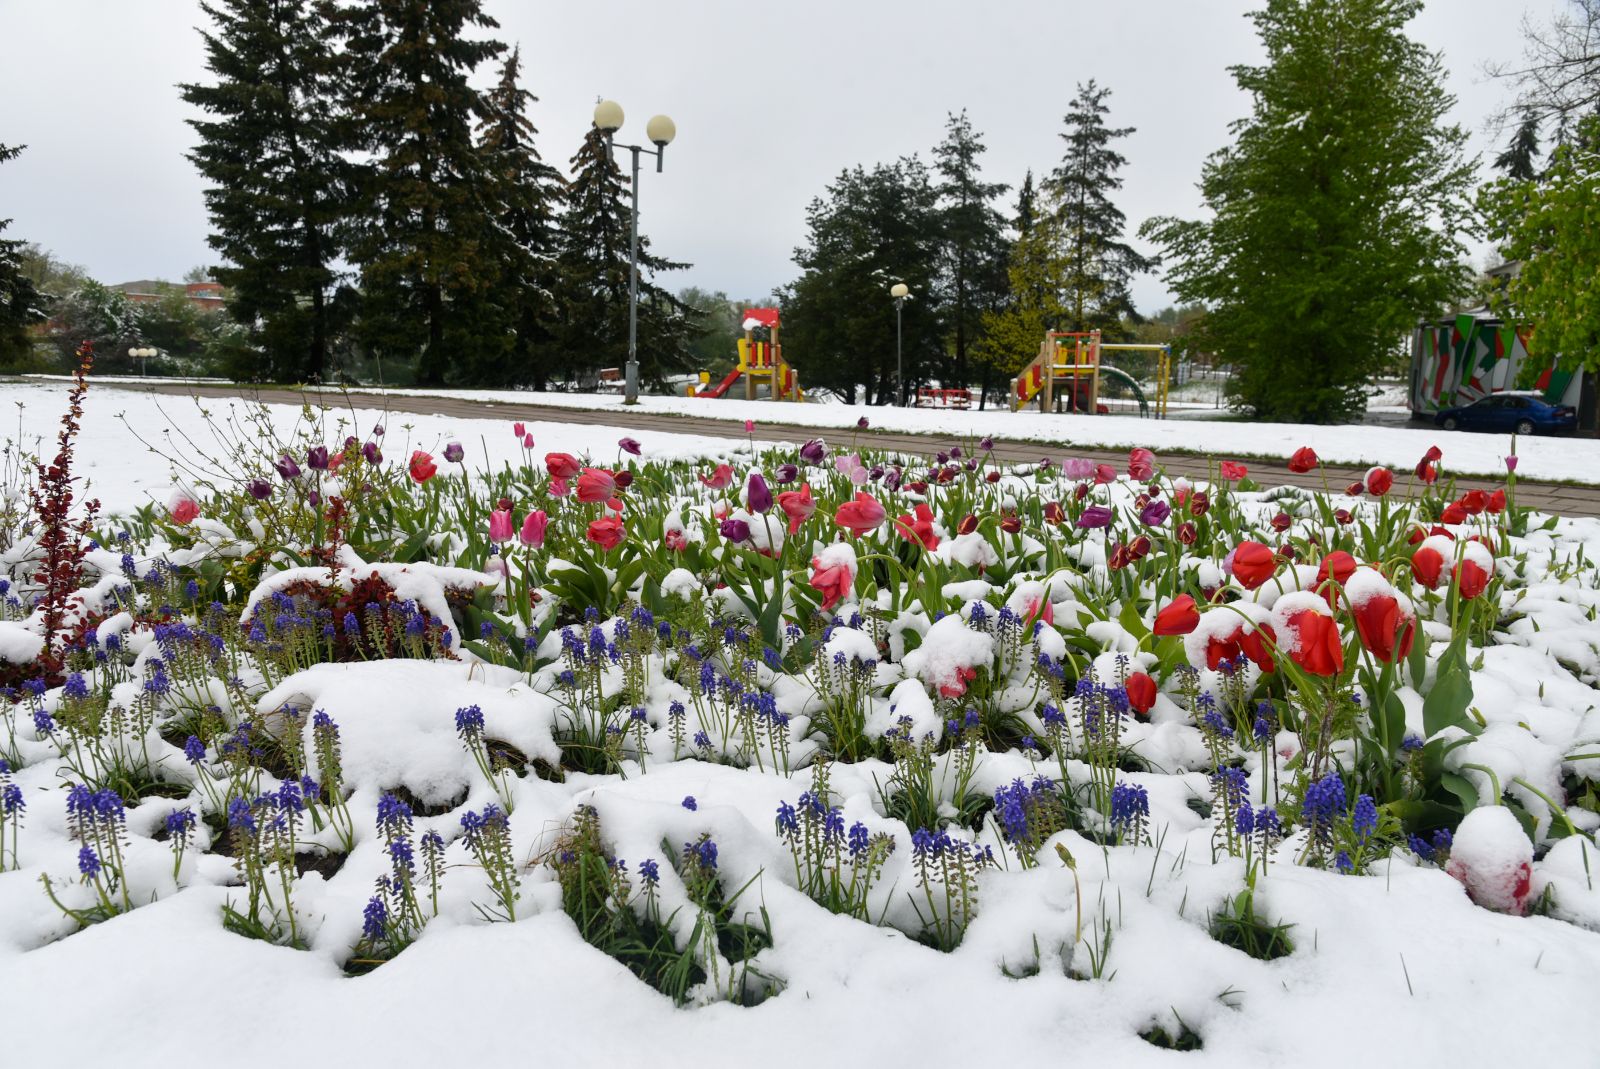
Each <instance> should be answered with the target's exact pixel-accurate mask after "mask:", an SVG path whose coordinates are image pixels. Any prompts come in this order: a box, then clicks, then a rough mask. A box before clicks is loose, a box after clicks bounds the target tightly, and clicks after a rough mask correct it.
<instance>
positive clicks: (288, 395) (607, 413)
mask: <svg viewBox="0 0 1600 1069" xmlns="http://www.w3.org/2000/svg"><path fill="white" fill-rule="evenodd" d="M105 387H111V388H114V389H120V390H142V391H147V392H153V393H164V394H177V395H181V396H186V397H246V398H250V399H253V400H259V401H268V402H271V403H274V404H288V405H301V404H305V403H310V404H312V405H315V406H319V407H327V408H337V407H340V406H341V401H342V395H340V394H333V393H329V392H327V391H300V390H294V389H285V388H276V387H274V388H260V389H257V388H255V387H251V386H203V385H191V384H177V383H161V384H150V385H139V384H136V383H126V382H116V383H109V382H108V383H102V384H101V388H105ZM349 396H350V397H352V398H354V399H356V400H358V401H359V402H360V403H361V404H363V405H366V406H368V407H371V408H377V409H387V410H388V411H391V412H414V413H417V414H419V415H431V414H434V413H438V414H441V415H446V416H455V417H457V418H461V419H502V420H507V421H513V420H527V421H535V420H537V421H541V422H546V423H575V424H587V425H595V424H599V425H603V426H611V427H621V428H623V429H626V430H630V431H634V432H639V431H663V432H666V433H671V434H701V435H708V436H711V437H722V438H743V437H744V425H743V423H742V422H741V421H739V420H734V419H713V418H710V417H707V416H670V415H662V414H660V413H647V412H635V411H630V410H628V409H624V408H622V406H621V404H620V402H619V404H618V407H617V408H616V409H615V410H604V411H596V410H591V409H581V408H556V407H549V406H541V405H538V404H523V403H521V402H496V401H475V400H467V399H464V398H455V397H442V396H427V397H411V396H398V395H394V394H378V393H367V392H363V391H355V390H352V391H351V392H350V394H349ZM1204 426H1205V425H1204V424H1203V423H1196V425H1195V431H1196V435H1197V437H1199V436H1202V435H1203V434H1204ZM842 433H847V432H841V431H839V430H838V429H829V428H819V427H803V426H799V425H795V424H785V423H774V422H768V421H767V420H762V421H761V432H760V435H759V437H760V438H762V439H763V440H765V441H779V442H796V443H798V442H804V441H805V440H806V439H808V438H816V437H818V436H821V435H828V436H832V437H833V438H834V439H838V438H839V437H840V436H841V434H842ZM864 437H865V438H866V440H868V441H870V442H871V444H872V445H873V446H876V447H881V448H884V449H894V450H900V451H903V452H907V453H919V454H924V455H931V454H933V453H936V452H938V451H939V450H941V449H948V448H949V447H950V446H951V445H952V444H954V440H953V439H952V438H950V437H941V436H937V435H929V434H892V433H887V432H878V431H874V432H872V433H871V434H870V435H867V436H864ZM1070 449H1071V455H1072V456H1082V457H1090V458H1092V459H1094V460H1097V461H1101V460H1103V461H1106V462H1108V463H1111V464H1114V465H1116V466H1117V468H1118V469H1119V470H1121V468H1122V466H1123V465H1124V464H1126V463H1127V459H1128V454H1127V452H1126V451H1125V450H1106V449H1092V448H1084V447H1080V446H1071V447H1070ZM994 451H995V455H996V456H997V457H999V458H1000V459H1002V460H1007V461H1024V460H1038V459H1039V458H1040V457H1042V456H1048V455H1054V456H1056V457H1057V458H1059V457H1060V456H1061V455H1062V446H1052V445H1050V444H1048V443H1045V442H1026V441H1024V442H1015V441H1006V440H1003V439H996V441H995V448H994ZM1160 461H1161V464H1162V466H1163V467H1164V468H1166V470H1167V472H1168V473H1169V474H1171V475H1186V476H1188V477H1190V478H1196V477H1199V478H1204V477H1206V475H1207V474H1208V472H1209V471H1210V470H1211V461H1209V460H1208V458H1207V457H1206V456H1204V455H1195V456H1185V455H1180V454H1174V453H1172V452H1170V451H1169V452H1163V453H1162V454H1161V456H1160ZM1247 463H1248V465H1249V467H1250V475H1251V477H1252V478H1253V479H1255V480H1256V482H1258V483H1260V484H1262V485H1264V486H1277V485H1289V486H1303V487H1308V488H1310V489H1315V490H1320V489H1322V487H1323V486H1324V476H1326V485H1327V486H1329V487H1330V488H1333V489H1336V490H1337V489H1343V488H1344V487H1346V486H1348V485H1349V484H1350V483H1352V482H1354V481H1355V480H1357V479H1359V478H1361V476H1362V475H1363V474H1364V473H1365V472H1366V469H1365V468H1352V467H1345V466H1340V465H1331V464H1330V465H1324V466H1323V468H1322V469H1320V470H1318V471H1314V472H1310V473H1308V474H1305V475H1299V474H1296V473H1294V472H1292V471H1290V470H1289V469H1288V468H1286V467H1285V466H1284V461H1282V460H1270V461H1268V460H1259V459H1256V460H1250V461H1248V462H1247ZM1397 474H1400V475H1402V476H1404V474H1405V473H1404V472H1400V473H1397ZM1494 485H1495V484H1494V483H1493V481H1492V480H1489V479H1475V478H1463V479H1461V480H1460V482H1459V483H1458V486H1459V487H1460V489H1462V490H1466V489H1470V488H1472V487H1475V486H1482V487H1484V488H1486V489H1492V488H1493V486H1494ZM1517 501H1518V503H1519V504H1523V505H1529V506H1532V507H1534V508H1537V509H1540V510H1541V511H1544V512H1554V513H1559V514H1561V515H1564V516H1600V486H1566V485H1562V484H1559V483H1541V482H1535V481H1533V480H1529V479H1522V480H1519V481H1518V483H1517Z"/></svg>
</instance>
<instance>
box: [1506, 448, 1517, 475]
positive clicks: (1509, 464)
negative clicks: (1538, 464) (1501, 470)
mask: <svg viewBox="0 0 1600 1069" xmlns="http://www.w3.org/2000/svg"><path fill="white" fill-rule="evenodd" d="M1506 470H1507V471H1510V472H1514V471H1516V470H1517V457H1516V454H1515V453H1513V454H1512V455H1511V456H1509V457H1506Z"/></svg>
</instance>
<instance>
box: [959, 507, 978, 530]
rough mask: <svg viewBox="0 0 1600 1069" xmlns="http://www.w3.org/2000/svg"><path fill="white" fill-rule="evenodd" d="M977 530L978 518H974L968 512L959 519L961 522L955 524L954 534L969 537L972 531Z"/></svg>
mask: <svg viewBox="0 0 1600 1069" xmlns="http://www.w3.org/2000/svg"><path fill="white" fill-rule="evenodd" d="M977 529H978V517H976V516H974V515H973V514H972V513H970V512H969V513H967V514H966V515H965V516H963V517H961V522H960V523H958V524H956V534H964V535H969V534H971V533H972V532H973V531H976V530H977Z"/></svg>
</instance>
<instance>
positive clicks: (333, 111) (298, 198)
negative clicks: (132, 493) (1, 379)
mask: <svg viewBox="0 0 1600 1069" xmlns="http://www.w3.org/2000/svg"><path fill="white" fill-rule="evenodd" d="M201 9H202V10H203V11H205V13H206V14H207V15H208V16H209V17H210V18H211V20H212V22H213V23H214V24H215V31H214V32H206V31H202V32H201V37H202V38H203V39H204V41H205V46H206V58H207V69H208V70H210V72H211V73H212V75H213V76H214V77H215V83H214V84H212V85H184V86H181V87H180V88H181V91H182V94H183V99H184V100H186V101H188V102H189V103H190V104H193V105H195V106H196V107H198V108H200V109H201V110H203V111H204V112H206V113H207V115H208V118H205V119H191V120H190V121H189V125H191V126H193V127H194V129H195V131H196V132H197V133H198V134H199V135H200V144H199V145H198V146H197V147H196V148H195V149H194V151H193V152H191V153H189V159H190V160H191V161H193V162H194V164H195V166H196V167H197V168H198V169H199V171H200V174H201V175H202V176H203V177H204V178H205V179H206V181H207V182H209V183H210V187H209V188H208V189H207V190H206V193H205V199H206V208H207V210H208V211H209V212H210V215H211V226H212V233H211V235H210V236H209V237H208V238H207V241H208V243H209V244H210V246H211V247H212V248H213V249H215V250H216V251H217V252H218V253H220V254H221V255H222V257H223V259H224V260H225V261H226V263H225V264H224V265H223V266H220V267H218V268H217V269H216V271H215V277H216V280H217V281H218V282H220V283H222V284H223V285H224V286H225V287H227V289H228V291H229V303H228V311H229V313H230V314H231V315H232V316H233V317H234V318H235V319H236V320H237V321H238V322H239V323H241V324H243V325H245V326H247V327H250V328H252V329H253V330H255V331H256V334H257V341H258V342H259V344H260V346H261V349H262V354H261V355H262V360H261V363H260V365H259V366H258V367H256V368H255V369H254V370H255V372H256V373H257V374H258V376H259V377H262V378H267V379H279V380H288V381H295V380H301V381H312V382H314V381H318V380H320V379H321V378H322V377H323V375H324V373H325V372H326V369H327V365H328V357H329V351H330V349H331V347H332V346H333V343H334V339H335V338H336V336H337V335H338V334H339V332H340V330H341V329H342V328H343V327H344V326H345V325H346V319H347V317H346V314H345V312H344V309H343V304H344V303H346V302H341V301H338V300H336V293H337V291H338V289H339V285H340V272H339V270H338V267H337V265H338V263H339V261H340V258H341V256H342V255H343V252H344V244H343V237H342V233H341V229H342V222H343V217H344V211H345V209H344V202H345V198H346V195H347V184H346V171H347V168H346V165H345V163H344V161H343V158H342V157H341V155H340V149H341V148H342V147H343V136H344V135H343V133H342V131H341V126H340V120H339V116H338V108H337V99H336V98H337V86H336V83H335V58H334V55H333V51H332V46H331V44H330V43H329V41H330V39H329V33H328V23H327V18H326V15H325V13H324V10H323V6H322V4H320V3H318V2H316V0H213V2H211V3H203V4H202V5H201Z"/></svg>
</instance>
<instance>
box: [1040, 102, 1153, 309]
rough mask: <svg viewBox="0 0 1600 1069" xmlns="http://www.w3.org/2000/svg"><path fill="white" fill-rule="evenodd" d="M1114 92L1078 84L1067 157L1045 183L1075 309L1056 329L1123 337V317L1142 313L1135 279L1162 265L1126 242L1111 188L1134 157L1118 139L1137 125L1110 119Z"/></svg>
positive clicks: (1068, 303)
mask: <svg viewBox="0 0 1600 1069" xmlns="http://www.w3.org/2000/svg"><path fill="white" fill-rule="evenodd" d="M1110 95H1111V90H1110V89H1106V88H1103V87H1101V86H1097V85H1096V84H1095V83H1094V81H1093V80H1092V79H1091V80H1090V81H1089V83H1088V84H1087V85H1084V84H1082V83H1080V84H1079V85H1078V95H1077V96H1076V97H1074V98H1073V101H1072V105H1071V107H1070V108H1069V109H1068V111H1067V115H1066V118H1065V119H1064V120H1063V121H1064V122H1065V123H1066V124H1067V129H1066V132H1065V133H1063V134H1061V135H1060V136H1061V140H1063V141H1065V142H1066V146H1067V149H1066V155H1065V156H1064V157H1063V158H1062V160H1061V164H1060V166H1058V167H1057V168H1056V169H1055V170H1054V171H1052V172H1051V173H1050V178H1049V181H1048V182H1047V184H1046V187H1045V188H1046V190H1047V192H1048V193H1049V194H1050V197H1051V201H1052V204H1051V218H1052V220H1053V222H1054V223H1055V224H1056V227H1057V229H1058V230H1059V232H1060V233H1059V236H1060V239H1061V241H1062V242H1063V246H1062V250H1061V251H1062V255H1063V257H1064V259H1065V262H1066V265H1065V266H1066V270H1065V273H1064V275H1063V277H1062V279H1061V284H1062V287H1063V289H1064V292H1063V294H1062V304H1063V306H1064V308H1065V310H1066V313H1067V314H1066V318H1065V320H1064V321H1063V322H1062V324H1061V325H1060V326H1059V327H1057V328H1056V329H1058V330H1071V331H1087V330H1100V331H1104V332H1105V333H1106V334H1107V335H1108V336H1109V337H1115V336H1117V333H1118V327H1119V324H1120V322H1121V320H1122V319H1123V317H1125V316H1126V317H1130V318H1132V317H1135V316H1136V315H1137V313H1136V312H1135V311H1134V307H1133V296H1132V294H1131V293H1130V291H1129V288H1128V287H1129V283H1130V282H1131V280H1132V278H1133V276H1134V275H1135V274H1138V273H1139V272H1142V271H1148V270H1150V269H1151V267H1152V266H1154V265H1153V264H1152V263H1151V261H1150V260H1149V259H1147V258H1146V257H1144V256H1141V255H1140V254H1139V253H1137V252H1135V251H1134V250H1133V248H1132V246H1130V245H1128V244H1127V243H1126V242H1124V241H1123V240H1122V232H1123V230H1124V229H1125V228H1126V226H1127V219H1126V217H1125V216H1124V215H1123V214H1122V211H1121V210H1120V209H1119V208H1118V207H1117V206H1116V205H1115V204H1113V203H1112V201H1111V194H1112V193H1113V192H1114V191H1116V190H1118V189H1121V188H1122V179H1121V178H1119V177H1118V176H1117V172H1118V171H1120V170H1121V169H1122V168H1123V166H1124V165H1125V164H1126V163H1127V162H1128V161H1127V160H1126V159H1125V158H1124V157H1123V156H1122V155H1120V154H1119V153H1117V152H1116V151H1115V150H1114V149H1112V147H1111V143H1112V142H1113V141H1116V140H1119V139H1121V138H1124V137H1127V136H1128V135H1129V134H1131V133H1133V127H1131V126H1130V127H1124V128H1122V129H1117V130H1114V129H1112V128H1110V127H1108V126H1107V125H1106V121H1105V120H1106V116H1107V115H1108V114H1109V113H1110V108H1108V107H1107V106H1106V98H1107V97H1108V96H1110Z"/></svg>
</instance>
